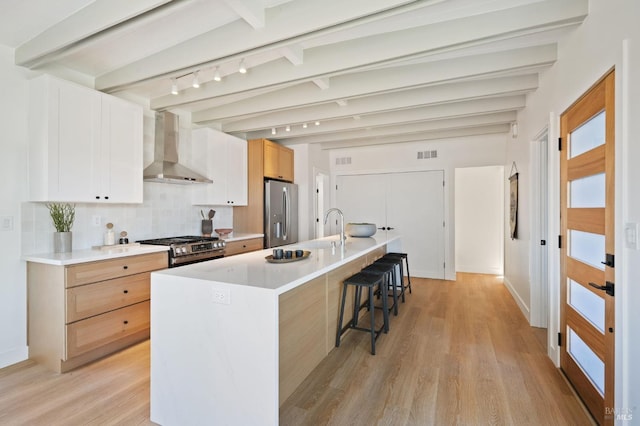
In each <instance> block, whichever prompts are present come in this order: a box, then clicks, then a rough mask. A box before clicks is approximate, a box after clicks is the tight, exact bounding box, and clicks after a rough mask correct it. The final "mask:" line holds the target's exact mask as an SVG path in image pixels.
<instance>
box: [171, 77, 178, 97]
mask: <svg viewBox="0 0 640 426" xmlns="http://www.w3.org/2000/svg"><path fill="white" fill-rule="evenodd" d="M171 94H172V95H177V94H178V81H177V80H176V78H175V77H174V78H172V79H171Z"/></svg>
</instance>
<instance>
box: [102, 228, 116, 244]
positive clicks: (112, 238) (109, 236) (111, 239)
mask: <svg viewBox="0 0 640 426" xmlns="http://www.w3.org/2000/svg"><path fill="white" fill-rule="evenodd" d="M115 243H116V234H115V232H113V223H111V222H109V223H107V232H105V233H104V245H105V246H112V245H114V244H115Z"/></svg>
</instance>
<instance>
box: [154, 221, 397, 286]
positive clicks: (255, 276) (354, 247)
mask: <svg viewBox="0 0 640 426" xmlns="http://www.w3.org/2000/svg"><path fill="white" fill-rule="evenodd" d="M396 240H398V237H389V236H387V235H386V233H379V234H376V235H374V236H373V237H368V238H352V237H349V238H347V243H346V245H345V246H344V247H342V246H340V244H339V239H338V237H337V236H336V235H332V236H330V237H325V238H320V239H317V240H310V241H303V242H300V243H296V244H291V245H287V246H282V247H278V248H281V249H283V250H292V251H293V250H297V249H300V250H307V251H309V252H310V255H309V257H308V258H306V259H302V260H298V261H294V262H287V263H269V262H267V260H266V259H265V258H266V257H267V256H269V255H272V254H273V249H265V250H260V251H255V252H251V253H245V254H242V255H238V256H230V257H226V258H222V259H216V260H211V261H208V262H201V263H196V264H193V265H187V266H181V267H179V268H172V269H166V270H162V271H157V272H154V275H169V276H176V277H181V278H192V279H198V280H204V281H208V282H211V283H218V284H234V285H241V286H249V287H256V288H262V289H266V290H274V291H276V294H281V293H284V292H286V291H289V290H291V289H293V288H295V287H297V286H298V285H300V284H303V283H305V282H307V281H309V280H311V279H313V278H315V277H318V276H320V275H322V274H325V273H327V272H329V271H331V270H333V269H335V268H338V267H340V266H342V265H344V264H346V263H348V262H349V261H351V260H354V259H356V258H358V257H360V256H362V255H364V254H367V253H369V252H371V251H373V250H375V249H377V248H379V247H382V246H384V245H386V244H389V243H391V242H392V241H396ZM332 242H335V244H336V246H335V248H332V246H331V243H332Z"/></svg>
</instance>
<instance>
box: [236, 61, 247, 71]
mask: <svg viewBox="0 0 640 426" xmlns="http://www.w3.org/2000/svg"><path fill="white" fill-rule="evenodd" d="M238 72H239V73H240V74H246V73H247V66H246V64H245V63H244V59H242V60H241V61H240V67H239V68H238Z"/></svg>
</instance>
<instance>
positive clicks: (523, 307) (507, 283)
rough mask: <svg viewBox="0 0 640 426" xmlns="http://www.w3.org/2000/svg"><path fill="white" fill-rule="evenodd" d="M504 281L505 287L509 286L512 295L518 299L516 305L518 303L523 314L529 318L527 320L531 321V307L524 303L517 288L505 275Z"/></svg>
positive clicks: (514, 298)
mask: <svg viewBox="0 0 640 426" xmlns="http://www.w3.org/2000/svg"><path fill="white" fill-rule="evenodd" d="M503 281H504V285H505V287H507V290H509V293H511V297H513V300H515V301H516V305H518V307H519V308H520V310H521V311H522V314H523V315H524V317H525V318H526V319H527V322H528V323H531V311H530V310H529V307H528V306H527V305H526V304H525V303H524V301H523V300H522V298H521V297H520V295H519V294H518V292H517V291H516V289H515V288H513V285H512V284H511V282H510V281H509V278H507V277H504V280H503Z"/></svg>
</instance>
